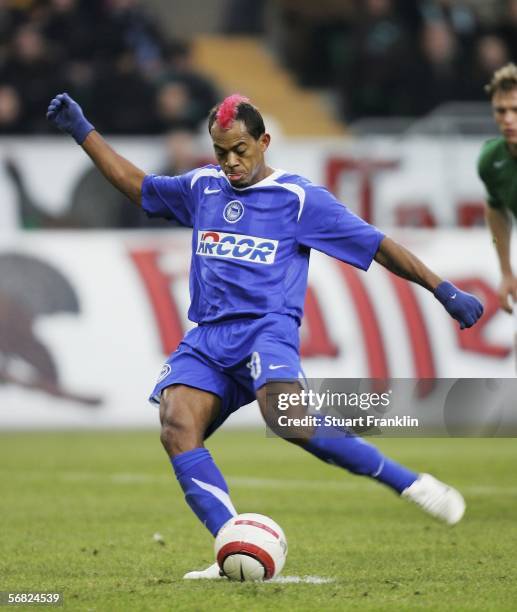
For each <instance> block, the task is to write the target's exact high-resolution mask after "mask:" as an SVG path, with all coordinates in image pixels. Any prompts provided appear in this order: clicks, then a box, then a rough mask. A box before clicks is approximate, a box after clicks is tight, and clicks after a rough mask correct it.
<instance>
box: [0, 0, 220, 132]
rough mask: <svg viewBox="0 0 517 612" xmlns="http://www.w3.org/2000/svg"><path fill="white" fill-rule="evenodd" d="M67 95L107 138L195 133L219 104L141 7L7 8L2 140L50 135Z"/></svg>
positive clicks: (1, 61) (185, 51) (17, 2)
mask: <svg viewBox="0 0 517 612" xmlns="http://www.w3.org/2000/svg"><path fill="white" fill-rule="evenodd" d="M60 91H67V92H68V93H69V94H70V95H71V96H72V97H74V98H75V99H76V100H77V101H78V102H79V103H80V104H81V105H84V107H85V108H87V109H88V117H89V119H90V120H91V121H92V122H93V123H94V125H96V126H97V127H98V128H99V129H100V130H101V131H104V132H109V133H113V134H157V133H162V132H164V131H166V130H169V129H171V128H177V127H181V128H195V127H196V126H197V125H198V124H199V122H200V121H201V120H204V119H205V118H206V116H207V113H208V111H209V110H210V108H211V107H212V106H213V105H214V104H215V103H216V101H217V93H216V90H215V87H214V85H213V83H212V82H211V81H210V80H209V79H207V78H206V77H204V76H202V75H201V74H198V73H197V72H196V70H194V69H193V68H192V61H191V53H190V47H189V42H188V41H177V40H172V39H171V38H170V37H168V36H166V34H165V33H164V32H162V30H161V28H160V24H159V21H158V19H157V17H155V16H153V17H152V16H151V14H150V13H149V14H148V13H147V12H146V10H145V9H144V3H142V2H138V0H109V1H106V0H0V132H3V133H22V134H23V133H28V134H29V133H30V134H34V133H45V132H49V131H51V130H50V126H49V125H48V123H47V121H46V118H45V112H46V110H45V109H46V108H47V106H48V103H49V101H50V100H51V98H53V97H54V95H56V93H58V92H60Z"/></svg>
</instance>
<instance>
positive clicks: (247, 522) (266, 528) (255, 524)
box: [234, 519, 280, 540]
mask: <svg viewBox="0 0 517 612" xmlns="http://www.w3.org/2000/svg"><path fill="white" fill-rule="evenodd" d="M234 525H253V527H258V528H259V529H264V531H269V533H271V534H272V535H274V536H275V538H276V539H277V540H279V539H280V536H279V535H278V533H277V532H276V531H275V530H274V529H271V527H270V526H269V525H264V523H259V522H258V521H250V520H248V519H239V520H238V521H235V523H234Z"/></svg>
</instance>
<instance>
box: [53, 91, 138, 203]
mask: <svg viewBox="0 0 517 612" xmlns="http://www.w3.org/2000/svg"><path fill="white" fill-rule="evenodd" d="M47 119H48V120H49V121H51V122H52V123H53V124H54V125H55V126H56V127H58V128H59V129H60V130H61V131H63V132H66V133H67V134H70V135H71V136H72V137H73V138H74V139H75V141H76V142H77V144H79V145H81V146H82V147H83V149H84V151H85V152H86V153H87V154H88V156H89V157H90V158H91V160H92V161H93V163H94V164H95V165H96V166H97V168H98V169H99V170H100V171H101V172H102V174H103V175H104V176H105V177H106V178H107V179H108V181H109V182H110V183H111V184H112V185H113V186H114V187H116V188H117V189H118V190H119V191H121V192H122V193H123V194H124V195H126V196H127V197H128V198H129V199H130V200H132V201H133V202H134V203H135V204H137V205H138V206H141V204H142V184H143V181H144V177H145V172H144V171H143V170H140V168H137V167H136V166H135V165H134V164H132V163H131V162H130V161H129V160H127V159H125V158H124V157H122V155H119V154H118V153H117V152H116V151H115V150H114V149H113V148H112V147H110V145H109V144H108V143H107V142H106V141H105V140H104V138H103V137H102V136H101V135H100V134H99V132H97V131H96V130H95V128H94V127H93V125H92V124H91V123H90V122H89V121H88V120H87V119H86V118H85V116H84V114H83V111H82V109H81V107H80V106H79V104H77V102H75V101H74V100H72V98H71V97H70V96H69V95H68V94H66V93H63V94H59V95H58V96H56V97H55V98H54V99H53V100H52V101H51V103H50V105H49V107H48V112H47Z"/></svg>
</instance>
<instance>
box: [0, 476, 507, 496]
mask: <svg viewBox="0 0 517 612" xmlns="http://www.w3.org/2000/svg"><path fill="white" fill-rule="evenodd" d="M3 471H4V470H0V473H2V472H3ZM16 477H17V479H23V480H40V479H41V478H42V477H43V476H42V474H41V472H33V471H25V472H20V473H17V476H16ZM45 477H46V476H45ZM54 477H55V478H56V479H57V480H61V481H66V482H82V481H88V480H92V481H107V482H111V483H112V484H116V485H133V484H147V483H164V484H166V483H169V482H173V481H174V477H173V474H171V473H168V472H167V471H165V472H164V473H163V474H146V473H144V472H113V473H107V474H106V473H102V472H62V473H60V472H57V473H56V474H55V475H54ZM226 481H227V482H228V484H229V485H230V486H231V487H233V488H236V489H238V488H244V489H283V490H287V489H289V490H294V489H297V490H321V491H324V490H326V491H328V490H335V491H337V490H341V491H361V492H362V493H369V492H374V491H379V490H380V488H379V487H377V486H376V483H375V482H373V481H371V480H365V479H357V480H356V479H347V478H346V476H345V477H344V478H343V480H323V481H322V480H308V479H301V478H299V479H287V478H255V477H246V476H228V477H227V478H226ZM458 489H459V490H460V491H461V492H462V493H463V494H465V495H473V496H476V495H502V496H507V495H508V496H512V495H517V487H514V486H508V487H505V486H493V485H484V484H477V485H475V484H473V485H467V486H463V487H462V486H458Z"/></svg>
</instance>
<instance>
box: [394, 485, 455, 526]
mask: <svg viewBox="0 0 517 612" xmlns="http://www.w3.org/2000/svg"><path fill="white" fill-rule="evenodd" d="M402 497H407V498H408V499H409V500H410V501H412V502H413V503H415V504H417V505H418V506H420V507H421V508H422V509H423V510H425V511H426V512H428V513H429V514H431V515H432V516H434V517H435V518H437V519H440V520H442V521H445V522H446V523H447V524H449V525H455V524H456V523H457V522H459V521H460V520H461V518H462V517H463V514H464V513H465V500H464V499H463V496H462V495H461V493H460V492H459V491H456V489H453V488H452V487H450V486H449V485H446V484H445V483H444V482H440V481H439V480H437V479H436V478H434V476H431V475H430V474H420V476H419V477H418V479H417V480H415V482H414V483H413V484H412V485H411V486H409V487H408V488H407V489H404V491H402Z"/></svg>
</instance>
